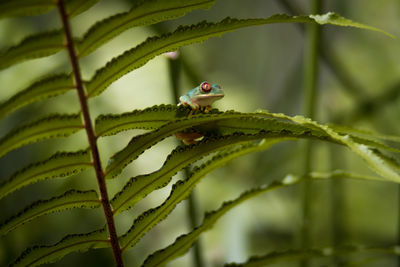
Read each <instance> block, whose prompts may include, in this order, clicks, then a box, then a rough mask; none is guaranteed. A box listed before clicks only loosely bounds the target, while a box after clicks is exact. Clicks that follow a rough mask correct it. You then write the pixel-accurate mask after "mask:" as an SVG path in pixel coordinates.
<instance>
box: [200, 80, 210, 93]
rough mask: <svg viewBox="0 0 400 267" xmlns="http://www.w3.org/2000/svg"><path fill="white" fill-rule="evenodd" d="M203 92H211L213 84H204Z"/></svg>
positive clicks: (202, 86) (202, 85)
mask: <svg viewBox="0 0 400 267" xmlns="http://www.w3.org/2000/svg"><path fill="white" fill-rule="evenodd" d="M200 87H201V90H203V92H205V93H208V92H210V91H211V84H209V83H208V82H203V83H202V84H201V86H200Z"/></svg>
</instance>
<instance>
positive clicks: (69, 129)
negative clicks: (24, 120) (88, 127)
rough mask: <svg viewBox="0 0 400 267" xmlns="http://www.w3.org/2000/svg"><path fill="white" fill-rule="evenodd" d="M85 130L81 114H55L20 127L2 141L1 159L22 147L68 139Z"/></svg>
mask: <svg viewBox="0 0 400 267" xmlns="http://www.w3.org/2000/svg"><path fill="white" fill-rule="evenodd" d="M81 129H83V123H82V119H81V116H80V114H71V115H62V114H53V115H49V116H47V117H44V118H41V119H39V120H37V121H34V122H31V123H28V124H25V125H22V126H19V127H17V128H15V129H13V130H11V131H10V132H9V133H8V134H7V135H6V136H4V137H3V138H1V139H0V157H2V156H4V155H5V154H7V153H8V152H10V151H12V150H14V149H16V148H19V147H21V146H24V145H27V144H31V143H35V142H39V141H42V140H45V139H49V138H60V137H67V136H69V135H71V134H73V133H75V132H77V131H79V130H81Z"/></svg>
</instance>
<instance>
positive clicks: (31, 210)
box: [0, 189, 100, 236]
mask: <svg viewBox="0 0 400 267" xmlns="http://www.w3.org/2000/svg"><path fill="white" fill-rule="evenodd" d="M99 206H100V200H99V197H98V196H97V193H96V191H94V190H90V191H79V190H74V189H72V190H69V191H67V192H65V193H64V194H63V195H61V196H57V197H53V198H50V199H47V200H39V201H36V202H34V203H32V204H31V205H29V206H28V207H26V208H25V209H24V210H22V211H20V212H19V213H18V214H16V215H14V216H12V217H10V218H9V219H7V220H6V221H4V222H3V223H2V224H1V225H0V236H2V235H5V234H7V233H8V232H10V231H12V230H14V229H16V228H17V227H19V226H21V225H23V224H25V223H27V222H29V221H32V220H33V219H35V218H37V217H39V216H43V215H46V214H49V213H53V212H60V211H64V210H68V209H74V208H86V209H93V208H97V207H99Z"/></svg>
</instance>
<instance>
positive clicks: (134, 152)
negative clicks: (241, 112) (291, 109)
mask: <svg viewBox="0 0 400 267" xmlns="http://www.w3.org/2000/svg"><path fill="white" fill-rule="evenodd" d="M235 116H238V114H236V113H234V112H225V113H223V114H221V115H220V116H218V117H217V115H216V114H205V115H204V114H200V115H197V116H195V117H192V118H190V119H188V118H185V119H181V120H177V121H172V122H170V123H168V124H167V125H164V126H163V127H162V128H160V129H157V130H155V131H153V132H150V133H146V134H142V135H139V136H136V137H134V138H132V140H131V141H130V142H129V144H128V145H127V146H126V147H125V148H124V149H122V150H121V151H119V152H117V153H116V154H114V155H113V156H112V157H111V158H110V160H109V162H108V165H107V167H106V178H108V179H109V178H114V177H115V176H117V175H118V174H120V173H121V172H122V169H123V168H125V167H126V166H127V165H128V164H129V163H130V162H132V161H133V160H135V159H136V158H137V157H138V156H139V155H140V154H141V153H143V152H144V151H145V150H146V149H148V148H150V147H151V146H153V145H154V144H156V143H158V142H159V141H161V140H163V139H164V138H165V137H167V136H169V135H171V134H174V133H176V132H178V131H181V130H183V129H185V128H188V127H191V126H194V125H198V124H201V123H206V122H210V121H216V120H219V119H227V118H232V117H235Z"/></svg>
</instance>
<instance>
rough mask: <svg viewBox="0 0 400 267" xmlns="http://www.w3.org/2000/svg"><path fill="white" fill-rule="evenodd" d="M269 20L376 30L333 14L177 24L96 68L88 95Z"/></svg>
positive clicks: (88, 87) (270, 21)
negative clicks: (168, 56) (166, 57)
mask: <svg viewBox="0 0 400 267" xmlns="http://www.w3.org/2000/svg"><path fill="white" fill-rule="evenodd" d="M271 23H318V24H333V25H338V26H352V27H358V28H366V29H371V30H377V31H380V30H378V29H376V28H373V27H369V26H365V25H362V24H359V23H356V22H352V21H350V20H347V19H345V18H342V17H340V16H339V15H337V14H334V13H327V14H325V15H321V16H317V15H316V16H288V15H274V16H272V17H269V18H266V19H232V18H229V17H228V18H226V19H224V20H222V21H220V22H218V23H210V22H205V21H204V22H201V23H199V24H196V25H191V26H180V27H179V28H178V29H177V30H176V31H174V32H172V33H168V34H164V35H162V36H160V37H152V38H149V39H147V40H146V41H145V42H143V43H142V44H140V45H138V46H137V47H135V48H132V49H130V50H128V51H126V52H125V53H123V54H122V55H120V56H118V57H116V58H114V59H113V60H111V61H110V62H108V63H107V64H106V66H104V67H103V68H101V69H99V70H97V71H96V74H95V75H94V76H93V78H92V79H91V81H90V82H89V83H88V86H87V90H88V96H96V95H99V94H100V93H101V92H103V91H104V90H105V89H106V88H107V87H108V86H109V85H110V84H111V83H113V82H114V81H116V80H117V79H119V78H121V77H122V76H123V75H125V74H126V73H128V72H130V71H132V70H134V69H137V68H139V67H141V66H143V65H144V64H146V63H147V62H148V61H149V60H151V59H152V58H154V57H155V56H157V55H160V54H162V53H165V52H171V51H175V50H177V49H178V48H180V47H182V46H186V45H190V44H194V43H199V42H203V41H205V40H207V39H209V38H211V37H217V36H221V35H223V34H225V33H228V32H232V31H234V30H237V29H239V28H243V27H249V26H255V25H263V24H271Z"/></svg>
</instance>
